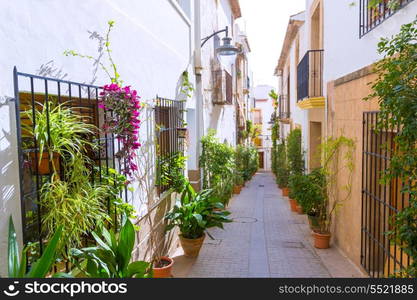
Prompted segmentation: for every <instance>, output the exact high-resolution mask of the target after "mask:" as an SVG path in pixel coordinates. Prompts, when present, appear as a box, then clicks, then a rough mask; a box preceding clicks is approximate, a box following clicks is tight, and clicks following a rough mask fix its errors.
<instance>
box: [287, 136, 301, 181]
mask: <svg viewBox="0 0 417 300" xmlns="http://www.w3.org/2000/svg"><path fill="white" fill-rule="evenodd" d="M287 160H288V168H289V171H290V174H303V172H304V168H305V166H304V151H303V148H302V143H301V129H298V128H297V129H294V130H291V132H290V134H289V135H288V137H287Z"/></svg>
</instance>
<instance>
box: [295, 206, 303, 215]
mask: <svg viewBox="0 0 417 300" xmlns="http://www.w3.org/2000/svg"><path fill="white" fill-rule="evenodd" d="M296 210H297V213H298V214H300V215H303V214H304V211H303V207H302V206H301V205H298V204H297V206H296Z"/></svg>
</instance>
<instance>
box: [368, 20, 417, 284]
mask: <svg viewBox="0 0 417 300" xmlns="http://www.w3.org/2000/svg"><path fill="white" fill-rule="evenodd" d="M416 41H417V19H416V20H415V21H414V22H412V23H409V24H405V25H403V26H401V31H400V32H399V33H398V34H397V35H395V36H393V37H391V38H384V39H382V40H381V42H380V43H379V44H378V52H379V53H380V54H382V55H384V58H383V59H382V60H381V61H379V62H378V63H377V64H376V67H375V71H376V73H377V75H378V78H377V79H376V81H375V82H374V83H373V84H372V89H373V93H372V94H371V95H369V96H368V97H367V98H365V100H370V99H373V98H376V99H378V102H379V105H380V110H381V112H380V117H379V118H378V126H377V131H378V132H382V131H393V130H395V129H396V128H400V130H399V132H398V133H397V134H396V136H395V138H394V144H395V148H394V149H387V150H388V151H389V152H391V153H392V152H393V153H392V157H391V161H390V164H389V165H388V167H387V169H386V170H385V171H384V173H383V174H382V175H383V180H382V183H383V184H390V183H391V181H392V180H397V178H398V179H400V180H401V182H402V183H403V189H402V190H401V193H403V194H405V197H407V195H408V197H409V206H408V207H405V208H404V209H403V210H401V211H400V212H399V213H398V214H396V215H395V217H394V219H393V223H392V225H393V230H392V231H391V232H389V236H390V237H391V238H392V239H393V241H394V242H395V243H397V244H398V245H399V246H400V247H401V248H402V249H403V250H404V252H405V253H407V255H409V256H410V258H411V259H410V261H412V263H411V265H410V267H409V268H407V269H404V270H398V271H399V272H400V274H401V276H408V277H417V225H416V224H417V147H416V145H417V101H416V95H417V84H416V80H417V54H416V53H417V43H416ZM386 146H387V147H389V145H386Z"/></svg>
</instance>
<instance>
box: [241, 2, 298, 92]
mask: <svg viewBox="0 0 417 300" xmlns="http://www.w3.org/2000/svg"><path fill="white" fill-rule="evenodd" d="M239 2H240V6H241V10H242V17H243V18H242V20H240V21H239V22H240V23H243V24H244V25H243V26H244V27H243V29H244V28H245V26H246V33H247V36H248V40H249V44H250V47H251V50H252V52H251V54H250V68H251V69H252V72H253V75H254V83H255V85H259V84H268V85H272V86H273V87H275V88H276V86H277V78H276V77H275V76H274V69H275V67H276V65H277V62H278V58H279V55H280V53H281V48H282V43H283V41H284V37H285V33H286V30H287V25H288V20H289V17H290V16H291V15H294V14H296V13H299V12H300V11H303V10H304V9H305V0H240V1H239Z"/></svg>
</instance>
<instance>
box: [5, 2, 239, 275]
mask: <svg viewBox="0 0 417 300" xmlns="http://www.w3.org/2000/svg"><path fill="white" fill-rule="evenodd" d="M183 2H187V0H184V1H183ZM204 2H206V1H204ZM207 2H208V1H207ZM213 2H214V1H213ZM190 3H191V2H190ZM191 11H192V9H190V12H191ZM0 19H1V20H2V23H1V25H0V41H1V44H2V47H0V70H2V74H1V81H0V254H1V255H0V275H1V276H4V275H5V272H6V261H5V257H6V253H7V244H6V243H7V221H8V217H9V215H10V214H12V215H13V219H14V222H15V226H16V228H17V229H18V231H19V230H20V228H21V225H20V204H19V201H20V200H19V196H18V193H19V186H18V164H17V147H16V129H15V112H14V103H13V102H10V101H8V100H7V99H8V98H9V97H13V80H12V69H13V66H17V68H18V70H20V71H22V72H26V73H38V72H39V70H40V69H42V66H43V67H45V66H47V67H49V68H51V69H52V70H55V71H51V70H50V72H47V73H49V74H48V76H52V77H53V76H63V75H64V74H65V76H64V77H65V79H69V80H73V81H77V82H94V83H95V84H97V85H103V84H105V83H108V82H109V80H108V78H107V77H106V76H105V74H104V73H103V72H102V71H101V70H99V71H98V72H97V73H96V74H94V67H93V66H92V64H91V62H89V61H86V60H82V59H81V58H74V57H65V56H63V54H62V53H63V51H64V50H66V49H74V50H77V51H79V52H81V53H86V54H90V55H93V56H95V55H97V43H96V42H95V41H94V40H91V39H90V38H89V33H88V31H92V32H94V31H97V32H98V33H104V32H105V31H106V29H107V21H108V20H114V21H115V27H114V30H113V32H112V38H111V48H112V50H113V56H114V60H115V62H116V63H117V65H118V68H119V73H120V74H121V76H122V79H123V80H124V83H125V84H126V85H132V86H133V87H134V88H136V89H137V90H138V92H139V94H140V95H141V96H142V100H143V101H144V102H151V100H152V99H153V98H154V97H155V95H156V94H158V95H160V96H162V97H167V98H175V96H176V88H177V83H178V80H179V78H180V75H181V73H182V71H183V70H185V69H186V68H187V67H188V66H189V63H190V58H191V57H190V55H191V52H192V40H191V36H192V35H191V34H192V33H191V22H190V20H189V19H188V18H187V12H185V13H184V12H182V11H181V9H180V8H179V6H177V5H176V1H174V0H154V1H147V0H137V1H131V0H89V1H79V0H67V1H56V0H43V1H32V0H16V1H1V2H0ZM174 32H175V34H173V33H174ZM59 70H61V73H60V75H59V74H58V71H59ZM191 74H192V73H191ZM95 76H96V78H95ZM22 87H23V88H24V86H22ZM190 106H192V105H190ZM230 114H232V113H231V112H228V115H230ZM223 126H224V124H223ZM147 131H148V129H147V128H146V124H144V125H143V127H142V136H141V138H142V139H144V138H146V132H147ZM137 205H139V204H137ZM18 236H19V238H20V237H21V234H20V233H18Z"/></svg>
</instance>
